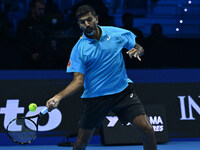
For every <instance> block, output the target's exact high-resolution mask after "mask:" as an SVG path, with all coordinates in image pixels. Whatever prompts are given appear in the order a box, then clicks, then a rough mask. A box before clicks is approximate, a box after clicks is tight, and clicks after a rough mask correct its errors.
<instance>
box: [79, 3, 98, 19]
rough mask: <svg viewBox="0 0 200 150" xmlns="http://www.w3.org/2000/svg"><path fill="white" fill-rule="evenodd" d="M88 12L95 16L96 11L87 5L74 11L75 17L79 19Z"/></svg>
mask: <svg viewBox="0 0 200 150" xmlns="http://www.w3.org/2000/svg"><path fill="white" fill-rule="evenodd" d="M90 12H91V14H92V15H93V16H96V11H95V10H94V8H92V7H91V6H89V5H82V6H79V7H78V9H77V10H76V17H77V18H80V17H81V16H84V15H86V14H88V13H90Z"/></svg>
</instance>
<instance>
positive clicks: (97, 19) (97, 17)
mask: <svg viewBox="0 0 200 150" xmlns="http://www.w3.org/2000/svg"><path fill="white" fill-rule="evenodd" d="M95 18H96V21H97V23H98V22H99V16H97V15H96V17H95Z"/></svg>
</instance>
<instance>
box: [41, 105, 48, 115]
mask: <svg viewBox="0 0 200 150" xmlns="http://www.w3.org/2000/svg"><path fill="white" fill-rule="evenodd" d="M47 112H48V108H47V107H45V108H44V109H43V110H42V111H41V114H42V115H45V114H46V113H47Z"/></svg>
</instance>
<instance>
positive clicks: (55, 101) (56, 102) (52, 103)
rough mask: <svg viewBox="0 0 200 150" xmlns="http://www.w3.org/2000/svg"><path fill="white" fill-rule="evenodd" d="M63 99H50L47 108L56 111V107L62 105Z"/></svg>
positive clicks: (56, 97)
mask: <svg viewBox="0 0 200 150" xmlns="http://www.w3.org/2000/svg"><path fill="white" fill-rule="evenodd" d="M60 100H61V98H60V97H59V96H54V97H52V98H51V99H49V100H48V101H47V102H46V106H47V108H48V111H52V110H53V109H55V108H56V107H58V105H59V103H60Z"/></svg>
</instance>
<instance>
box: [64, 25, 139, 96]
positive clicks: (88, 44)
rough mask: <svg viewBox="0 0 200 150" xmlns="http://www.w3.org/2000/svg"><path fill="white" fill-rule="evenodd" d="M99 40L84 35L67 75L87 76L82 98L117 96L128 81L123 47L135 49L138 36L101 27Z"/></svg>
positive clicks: (71, 59)
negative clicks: (73, 73)
mask: <svg viewBox="0 0 200 150" xmlns="http://www.w3.org/2000/svg"><path fill="white" fill-rule="evenodd" d="M99 27H100V28H101V31H102V35H101V38H100V40H96V39H89V38H87V37H86V36H85V35H84V34H83V36H82V37H81V38H80V39H79V41H78V42H77V43H76V45H75V46H74V47H73V49H72V52H71V56H70V60H69V63H68V66H67V72H79V73H82V74H84V93H83V95H82V96H81V97H82V98H92V97H99V96H104V95H111V94H116V93H119V92H121V91H123V90H124V89H125V88H126V87H127V86H128V83H129V82H132V81H131V80H130V79H129V78H128V77H127V74H126V69H125V62H124V58H123V55H122V51H121V50H122V48H126V49H128V50H130V49H132V48H133V47H134V46H135V38H136V36H135V35H134V34H133V33H132V32H130V31H128V30H125V29H121V28H117V27H109V26H106V27H105V26H99Z"/></svg>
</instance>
